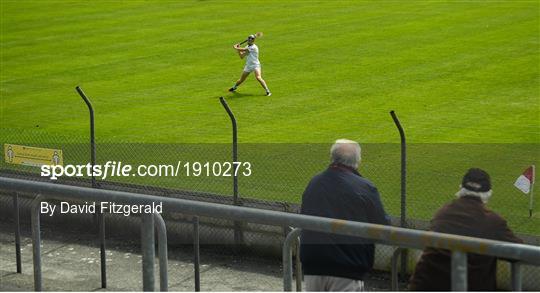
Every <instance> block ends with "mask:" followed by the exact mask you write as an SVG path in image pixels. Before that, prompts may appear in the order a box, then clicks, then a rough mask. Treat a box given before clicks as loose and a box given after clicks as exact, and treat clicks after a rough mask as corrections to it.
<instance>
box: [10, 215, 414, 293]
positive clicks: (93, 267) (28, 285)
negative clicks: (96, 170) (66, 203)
mask: <svg viewBox="0 0 540 293" xmlns="http://www.w3.org/2000/svg"><path fill="white" fill-rule="evenodd" d="M13 225H14V224H13V223H11V222H0V291H33V289H34V285H33V284H34V283H33V282H34V280H33V267H32V240H31V237H30V236H31V234H30V227H29V225H28V224H24V225H23V226H22V238H21V247H22V249H21V255H22V263H23V265H22V274H17V273H16V261H15V237H14V232H13V229H14V228H13ZM62 229H63V230H62ZM135 239H136V237H132V239H130V240H125V239H110V238H109V239H107V253H106V262H107V274H108V278H107V282H108V286H107V289H101V288H100V286H101V281H100V254H99V245H98V241H97V237H96V235H95V234H94V233H93V232H92V231H88V232H81V231H80V230H69V231H68V230H65V228H57V229H52V227H51V226H50V225H44V227H42V270H43V289H44V290H45V291H102V290H108V291H141V290H142V264H141V261H142V259H141V252H140V247H139V242H138V241H136V240H135ZM168 253H169V265H168V270H169V275H168V278H169V290H170V291H193V290H194V267H193V261H192V259H193V253H192V248H191V247H189V246H176V247H173V246H169V250H168ZM155 272H156V276H155V279H156V285H155V288H156V290H158V289H159V267H158V261H157V255H156V265H155ZM400 285H402V286H403V284H400ZM293 286H294V285H293ZM389 286H390V282H389V280H388V274H386V273H373V274H371V275H370V277H369V279H368V280H366V287H367V288H368V290H369V291H387V290H388V288H389ZM201 290H202V291H282V290H283V285H282V270H281V263H280V259H269V258H259V257H257V256H249V255H248V256H246V255H233V254H232V253H231V252H230V251H227V250H225V249H223V250H221V251H220V250H219V249H216V248H212V249H204V248H202V249H201Z"/></svg>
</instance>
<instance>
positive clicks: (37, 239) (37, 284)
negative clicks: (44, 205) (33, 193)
mask: <svg viewBox="0 0 540 293" xmlns="http://www.w3.org/2000/svg"><path fill="white" fill-rule="evenodd" d="M40 204H41V196H40V195H38V196H37V197H36V198H35V199H34V201H33V202H32V211H31V221H32V253H33V254H32V257H33V260H34V291H42V286H41V231H40V225H39V214H40Z"/></svg>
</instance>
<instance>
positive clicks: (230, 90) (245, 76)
mask: <svg viewBox="0 0 540 293" xmlns="http://www.w3.org/2000/svg"><path fill="white" fill-rule="evenodd" d="M248 75H249V71H242V75H241V76H240V79H239V80H237V81H236V83H235V84H234V85H233V87H232V88H230V89H229V92H234V91H235V90H236V89H237V88H238V86H239V85H241V84H242V83H243V82H244V80H246V78H247V77H248Z"/></svg>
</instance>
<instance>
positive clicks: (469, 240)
mask: <svg viewBox="0 0 540 293" xmlns="http://www.w3.org/2000/svg"><path fill="white" fill-rule="evenodd" d="M0 190H4V191H7V192H22V193H30V194H41V195H47V196H53V197H54V198H55V199H65V200H73V199H74V198H79V199H81V198H84V199H85V200H90V201H92V200H93V201H110V202H116V203H124V204H125V203H127V204H149V203H152V202H161V203H162V204H163V209H164V210H167V211H170V212H178V213H183V214H187V215H195V216H204V217H211V218H221V219H227V220H233V221H244V222H250V223H259V224H265V225H274V226H293V227H298V228H302V229H306V230H312V231H318V232H326V233H334V234H341V235H348V236H357V237H362V238H365V239H370V240H373V241H374V242H377V243H383V244H387V245H394V246H399V247H406V248H415V249H423V248H425V247H433V248H439V249H447V250H451V251H452V290H460V291H465V290H466V289H467V253H477V254H483V255H491V256H495V257H500V258H505V259H510V260H515V261H519V262H522V263H526V264H531V265H536V266H540V247H535V246H531V245H524V244H515V243H508V242H502V241H494V240H486V239H480V238H473V237H466V236H458V235H452V234H444V233H436V232H426V231H419V230H412V229H404V228H399V227H391V226H384V225H377V224H369V223H362V222H353V221H345V220H338V219H331V218H324V217H316V216H308V215H299V214H292V213H285V212H278V211H269V210H260V209H254V208H249V207H239V206H231V205H223V204H215V203H208V202H198V201H190V200H183V199H176V198H169V197H159V196H150V195H144V194H134V193H128V192H120V191H111V190H102V189H91V188H83V187H75V186H67V185H58V184H51V183H42V182H33V181H27V180H19V179H11V178H4V177H0ZM37 218H38V219H39V217H37ZM147 218H152V219H153V217H147ZM143 226H145V225H143ZM146 226H148V227H150V225H146ZM152 227H153V226H152ZM148 229H149V228H148ZM291 233H294V234H293V236H290V234H289V236H290V237H289V236H288V237H287V239H288V241H285V247H284V248H283V249H284V251H290V248H291V244H292V243H293V240H295V238H297V237H295V234H296V233H299V232H298V230H296V229H295V230H293V231H292V232H291ZM36 236H37V237H39V233H33V238H35V237H36ZM143 239H144V237H143ZM146 241H148V242H150V241H153V237H152V240H150V239H148V240H146ZM36 243H39V242H36ZM36 247H37V248H36ZM38 252H39V245H35V249H34V267H36V266H38V268H40V255H39V253H38ZM289 256H290V254H289V252H286V255H285V257H284V259H283V261H284V264H283V265H284V273H285V272H286V273H287V276H285V278H286V279H287V280H285V281H290V280H292V276H291V274H292V259H291V257H289ZM150 257H151V255H150V256H146V254H144V253H143V266H144V263H149V259H148V258H150ZM145 258H146V260H144V259H145ZM517 268H518V269H515V270H513V271H519V265H517ZM143 271H144V270H143ZM289 276H291V277H290V278H289ZM519 277H520V276H519V275H517V276H513V279H517V278H519ZM144 282H148V279H147V278H143V283H144ZM515 283H519V281H517V280H515ZM152 286H153V285H150V284H143V287H144V289H148V290H150V289H152V288H153V287H152ZM291 287H292V285H291V282H288V285H287V284H285V283H284V289H285V290H286V291H287V290H291Z"/></svg>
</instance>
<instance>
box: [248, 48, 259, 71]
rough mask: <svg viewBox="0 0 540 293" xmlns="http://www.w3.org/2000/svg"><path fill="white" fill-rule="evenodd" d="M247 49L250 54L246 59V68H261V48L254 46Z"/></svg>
mask: <svg viewBox="0 0 540 293" xmlns="http://www.w3.org/2000/svg"><path fill="white" fill-rule="evenodd" d="M246 49H248V52H249V53H248V55H247V59H246V67H249V68H253V67H260V66H261V62H259V47H257V45H255V44H252V45H251V46H247V47H246Z"/></svg>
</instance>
